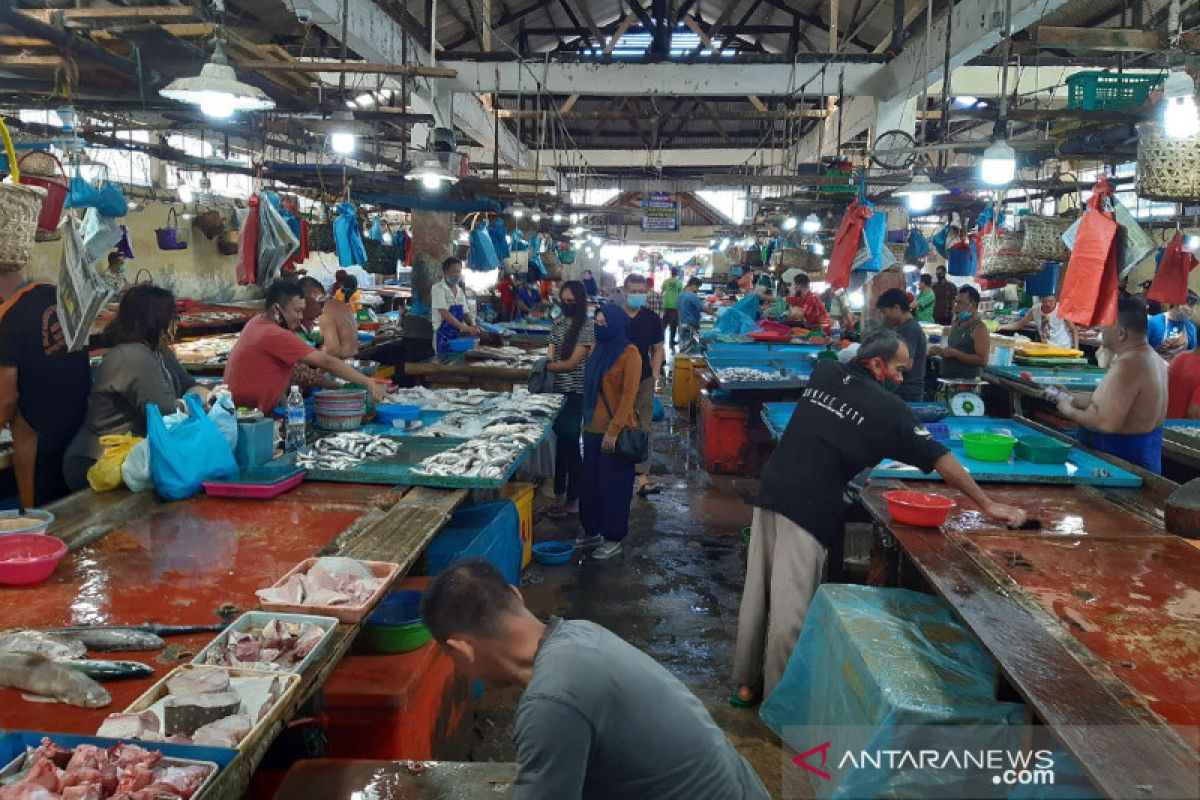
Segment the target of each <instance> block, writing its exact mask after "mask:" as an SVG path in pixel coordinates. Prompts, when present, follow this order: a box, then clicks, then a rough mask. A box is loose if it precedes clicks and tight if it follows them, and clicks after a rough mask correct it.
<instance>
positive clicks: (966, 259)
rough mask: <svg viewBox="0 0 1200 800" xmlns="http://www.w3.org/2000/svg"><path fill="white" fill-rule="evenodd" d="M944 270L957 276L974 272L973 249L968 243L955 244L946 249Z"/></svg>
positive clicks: (964, 275)
mask: <svg viewBox="0 0 1200 800" xmlns="http://www.w3.org/2000/svg"><path fill="white" fill-rule="evenodd" d="M946 272H948V273H950V274H951V275H954V276H955V277H958V278H970V277H972V276H973V275H974V274H975V251H974V250H973V249H972V248H971V246H970V245H956V246H954V247H951V248H950V249H949V250H947V251H946Z"/></svg>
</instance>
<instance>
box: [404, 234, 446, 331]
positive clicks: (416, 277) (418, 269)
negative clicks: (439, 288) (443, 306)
mask: <svg viewBox="0 0 1200 800" xmlns="http://www.w3.org/2000/svg"><path fill="white" fill-rule="evenodd" d="M453 224H454V215H453V214H450V213H448V212H445V211H414V212H413V213H412V248H413V254H412V265H413V266H412V288H413V299H414V300H415V301H417V302H419V303H420V304H421V305H423V306H425V307H426V308H428V307H429V287H430V286H432V285H433V283H434V282H435V281H438V280H441V277H442V262H443V261H445V260H446V258H448V257H449V256H451V255H452V254H453V252H454V243H453V241H451V234H450V229H451V226H452V225H453ZM404 335H405V336H406V337H410V338H414V339H432V338H433V324H432V323H431V322H429V321H428V319H426V318H422V317H418V316H417V315H415V314H406V315H405V317H404Z"/></svg>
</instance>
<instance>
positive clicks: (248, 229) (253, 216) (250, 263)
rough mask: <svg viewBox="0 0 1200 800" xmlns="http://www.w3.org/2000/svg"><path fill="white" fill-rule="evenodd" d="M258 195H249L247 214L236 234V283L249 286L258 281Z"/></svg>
mask: <svg viewBox="0 0 1200 800" xmlns="http://www.w3.org/2000/svg"><path fill="white" fill-rule="evenodd" d="M258 203H259V201H258V195H256V194H252V195H250V199H249V201H247V203H246V205H247V206H248V207H249V212H248V213H247V214H246V221H245V222H243V223H242V228H241V232H240V233H239V234H238V260H237V282H238V284H239V285H241V286H249V285H250V284H252V283H255V282H256V281H257V280H258V229H259V216H258Z"/></svg>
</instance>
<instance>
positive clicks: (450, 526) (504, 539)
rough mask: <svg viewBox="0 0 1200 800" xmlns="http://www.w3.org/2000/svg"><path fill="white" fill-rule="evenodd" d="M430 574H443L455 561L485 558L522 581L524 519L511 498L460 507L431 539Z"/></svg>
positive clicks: (513, 581)
mask: <svg viewBox="0 0 1200 800" xmlns="http://www.w3.org/2000/svg"><path fill="white" fill-rule="evenodd" d="M426 553H427V561H426V563H427V572H426V574H428V575H439V574H441V573H442V572H444V571H445V570H446V568H448V567H449V566H450V565H451V564H453V563H454V562H455V561H461V560H462V559H464V558H483V559H487V560H488V561H490V562H491V563H492V564H493V565H494V566H495V567H496V569H498V570H500V572H501V574H503V575H504V579H505V580H507V581H508V582H509V583H511V584H512V585H513V586H516V585H517V584H518V583H520V581H521V559H522V556H523V547H522V544H521V520H520V516H519V515H518V513H517V507H516V505H515V504H514V503H513V502H512V501H511V500H494V501H492V502H490V503H479V504H477V505H473V506H466V507H464V508H460V509H459V510H458V511H456V512H455V513H454V516H452V517H451V518H450V521H449V522H448V523H446V527H444V528H442V531H441V533H439V534H438V535H437V536H435V537H434V539H433V541H432V542H430V543H429V547H428V548H427V550H426Z"/></svg>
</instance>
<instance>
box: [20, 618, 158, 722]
mask: <svg viewBox="0 0 1200 800" xmlns="http://www.w3.org/2000/svg"><path fill="white" fill-rule="evenodd" d="M164 645H165V642H163V640H162V639H161V638H160V637H158V636H156V635H155V634H152V633H147V632H145V631H140V630H137V629H135V628H101V627H97V628H63V629H59V630H56V631H29V630H14V631H6V632H4V633H0V688H10V689H17V690H19V691H21V692H25V693H26V694H25V695H23V697H24V698H25V699H26V700H32V701H36V702H60V703H67V704H68V705H73V706H80V707H82V708H99V707H102V706H106V705H108V704H109V703H111V702H112V698H111V697H110V696H109V694H108V692H107V691H105V689H104V687H102V686H100V684H98V683H97V682H96V681H110V680H123V679H128V678H146V677H149V676H150V675H153V674H154V669H153V668H152V667H151V666H149V665H148V664H143V663H142V662H140V661H103V660H92V659H88V658H86V655H87V651H88V650H95V651H99V652H120V651H129V650H141V651H145V650H161V649H162V648H163V646H164Z"/></svg>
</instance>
